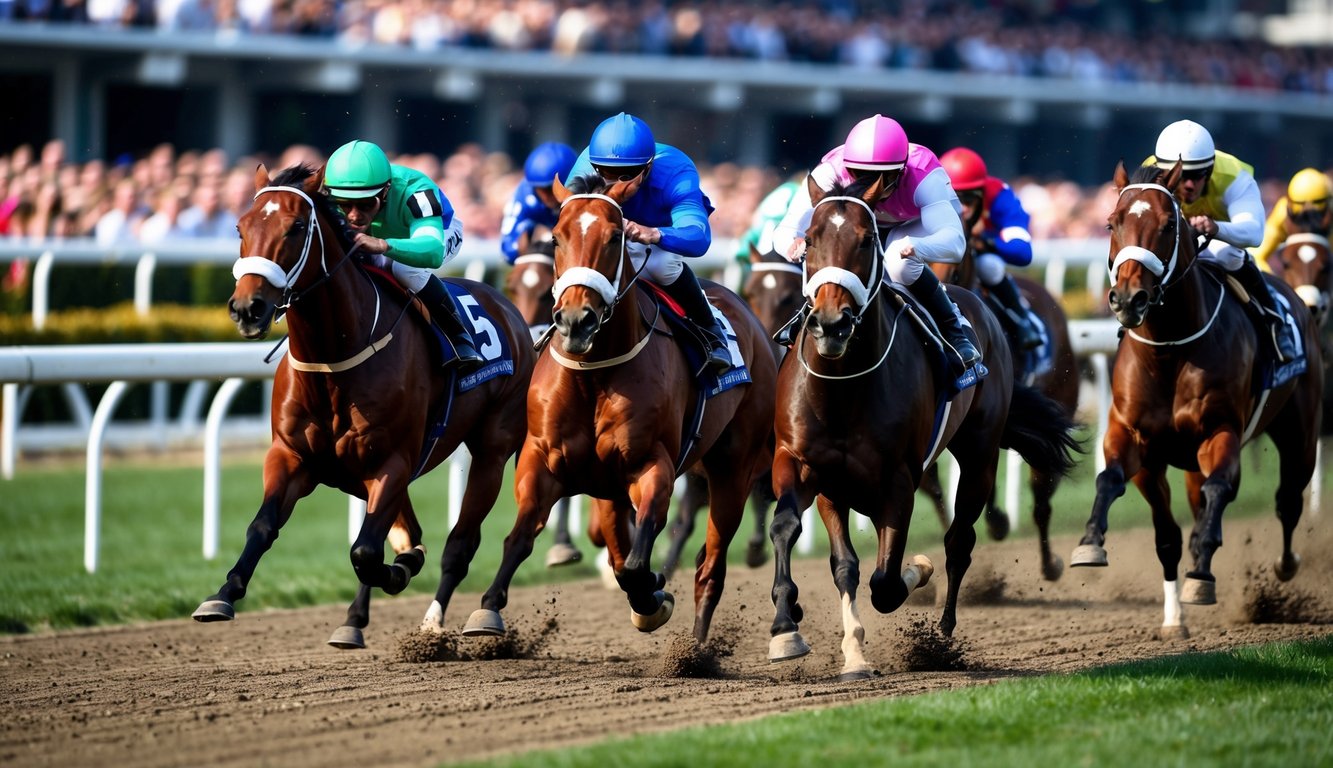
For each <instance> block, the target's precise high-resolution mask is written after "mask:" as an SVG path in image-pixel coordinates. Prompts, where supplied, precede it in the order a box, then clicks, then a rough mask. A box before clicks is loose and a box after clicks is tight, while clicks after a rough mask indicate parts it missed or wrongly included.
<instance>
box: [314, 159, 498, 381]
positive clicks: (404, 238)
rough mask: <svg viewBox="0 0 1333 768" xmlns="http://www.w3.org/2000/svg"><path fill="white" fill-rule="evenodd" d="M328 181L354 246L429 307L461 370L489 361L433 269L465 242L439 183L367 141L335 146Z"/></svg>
mask: <svg viewBox="0 0 1333 768" xmlns="http://www.w3.org/2000/svg"><path fill="white" fill-rule="evenodd" d="M324 187H325V189H326V190H327V191H328V194H329V197H330V198H332V200H333V202H334V204H335V205H337V206H338V208H340V209H341V210H342V212H343V215H344V216H345V217H346V219H347V229H348V231H349V233H351V234H352V235H353V237H354V245H355V249H356V250H358V251H360V252H362V253H366V254H375V255H378V256H380V257H381V259H382V260H387V261H388V262H389V263H388V264H387V265H385V266H387V267H389V268H390V269H391V271H392V272H393V276H394V278H396V279H397V280H398V282H399V284H400V285H402V286H403V287H404V288H406V289H407V290H408V291H410V292H412V293H413V294H415V295H416V296H417V297H418V298H420V299H421V300H422V301H423V302H424V303H425V304H426V306H427V307H428V308H429V309H430V313H431V317H433V318H435V322H436V323H438V324H439V326H440V328H441V329H443V330H444V331H445V333H447V334H448V336H449V340H450V342H452V343H453V345H454V351H455V352H456V353H457V354H458V361H459V367H460V370H463V369H470V368H473V367H476V366H477V365H478V364H480V363H482V362H484V360H483V359H482V357H481V355H479V354H477V349H476V347H475V346H473V343H472V334H471V331H470V330H469V328H468V324H467V323H466V322H465V321H464V320H463V318H462V317H460V316H459V315H458V308H457V306H456V305H455V303H454V300H453V298H452V297H450V296H449V291H448V290H447V289H446V288H445V287H444V282H443V281H442V280H440V278H438V277H436V276H435V273H434V272H433V271H432V270H435V269H439V268H440V266H442V265H443V264H445V263H446V262H448V261H449V260H450V259H452V258H453V257H455V256H457V255H458V246H459V244H460V243H462V242H463V225H462V222H460V221H459V220H458V218H457V217H455V216H454V208H453V206H452V205H450V204H449V200H448V199H446V198H445V196H444V193H443V192H441V191H440V188H439V187H438V186H436V185H435V183H434V182H433V181H431V180H430V178H429V177H427V176H426V175H425V174H424V173H421V172H420V171H415V170H412V169H411V168H406V167H404V166H401V165H391V164H390V163H389V158H388V157H387V156H385V154H384V150H382V149H380V148H379V147H378V146H376V145H375V144H372V143H370V142H368V141H360V140H356V141H350V142H348V143H346V144H344V145H342V146H341V147H338V149H336V150H334V152H333V154H332V155H331V156H330V157H329V161H328V163H327V164H325V166H324Z"/></svg>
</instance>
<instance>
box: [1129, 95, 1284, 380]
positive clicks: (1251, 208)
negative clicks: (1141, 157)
mask: <svg viewBox="0 0 1333 768" xmlns="http://www.w3.org/2000/svg"><path fill="white" fill-rule="evenodd" d="M1176 163H1181V164H1182V167H1183V170H1184V174H1183V175H1182V176H1181V179H1180V193H1181V203H1182V204H1181V210H1182V211H1183V212H1184V214H1185V216H1186V217H1188V219H1189V223H1190V226H1191V227H1193V228H1194V231H1195V232H1198V233H1199V234H1202V235H1206V236H1208V237H1210V238H1212V239H1211V240H1210V241H1209V243H1208V245H1207V246H1206V247H1205V248H1204V249H1203V250H1202V251H1200V252H1199V259H1201V260H1203V261H1211V262H1213V263H1215V264H1217V265H1218V266H1220V267H1222V269H1223V270H1225V271H1226V272H1227V274H1229V275H1231V276H1232V277H1234V278H1236V280H1237V282H1239V283H1240V284H1241V286H1242V287H1244V288H1245V291H1246V293H1248V294H1250V296H1251V297H1253V299H1254V301H1255V302H1256V303H1257V304H1258V306H1259V308H1260V311H1261V316H1262V317H1263V319H1264V321H1265V322H1266V323H1267V325H1268V328H1269V334H1270V335H1271V336H1272V338H1273V347H1274V349H1275V350H1276V351H1277V356H1278V359H1279V360H1280V361H1282V362H1284V363H1285V362H1290V361H1291V360H1293V359H1295V358H1296V355H1297V352H1296V342H1295V340H1294V339H1293V338H1292V337H1291V334H1290V333H1287V332H1284V329H1285V328H1286V323H1284V322H1283V320H1282V315H1281V314H1280V313H1279V312H1278V310H1277V303H1276V299H1274V298H1273V294H1272V293H1270V291H1269V288H1268V283H1267V282H1266V281H1265V280H1264V274H1263V272H1261V271H1260V270H1259V267H1258V265H1256V264H1255V261H1254V259H1253V258H1252V257H1251V256H1250V254H1249V252H1248V251H1246V250H1245V249H1246V248H1252V247H1254V246H1257V245H1259V243H1260V239H1261V237H1262V234H1263V223H1262V222H1263V221H1264V203H1263V199H1262V198H1261V197H1260V195H1259V185H1258V183H1256V182H1255V180H1254V169H1253V167H1251V166H1250V165H1249V164H1247V163H1243V162H1241V161H1240V160H1239V159H1237V158H1236V157H1234V156H1232V155H1229V154H1227V153H1226V152H1219V151H1217V150H1216V148H1215V147H1214V146H1213V137H1212V136H1211V135H1210V134H1209V133H1208V129H1206V128H1204V127H1203V126H1202V125H1199V124H1198V123H1196V122H1194V121H1192V120H1179V121H1177V122H1174V123H1172V124H1170V125H1168V126H1167V127H1166V128H1163V129H1162V132H1161V134H1159V135H1158V137H1157V148H1156V151H1155V152H1154V153H1153V154H1152V156H1150V157H1149V158H1148V159H1147V160H1146V161H1144V165H1156V166H1157V167H1158V168H1163V169H1166V170H1170V169H1171V168H1173V167H1175V165H1176Z"/></svg>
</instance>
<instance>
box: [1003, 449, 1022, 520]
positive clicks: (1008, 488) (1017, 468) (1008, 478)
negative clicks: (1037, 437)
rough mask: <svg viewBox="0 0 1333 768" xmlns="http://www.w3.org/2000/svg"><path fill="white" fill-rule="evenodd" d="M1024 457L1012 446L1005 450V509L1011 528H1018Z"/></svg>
mask: <svg viewBox="0 0 1333 768" xmlns="http://www.w3.org/2000/svg"><path fill="white" fill-rule="evenodd" d="M1022 478H1023V457H1022V456H1019V455H1018V451H1015V450H1013V449H1012V448H1011V449H1009V450H1007V451H1005V452H1004V511H1005V512H1006V513H1007V514H1008V515H1009V528H1010V529H1011V530H1012V529H1016V528H1018V491H1019V486H1021V485H1022V484H1023V479H1022Z"/></svg>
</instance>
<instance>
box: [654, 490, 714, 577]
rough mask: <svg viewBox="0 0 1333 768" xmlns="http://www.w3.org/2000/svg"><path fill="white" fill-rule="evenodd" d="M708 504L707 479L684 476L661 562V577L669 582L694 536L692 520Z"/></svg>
mask: <svg viewBox="0 0 1333 768" xmlns="http://www.w3.org/2000/svg"><path fill="white" fill-rule="evenodd" d="M707 503H708V478H707V477H705V476H704V475H702V474H700V473H697V472H687V473H686V474H685V493H684V494H683V495H682V496H681V497H680V501H679V502H678V503H677V504H676V520H675V522H674V523H673V524H672V526H671V541H670V546H668V547H667V552H666V558H665V559H664V560H663V561H662V575H663V576H665V577H666V580H667V581H671V575H672V574H674V573H675V572H676V566H677V565H678V564H679V563H680V553H681V550H683V549H684V548H685V544H686V542H688V541H689V539H690V537H691V536H693V535H694V519H695V517H697V516H698V514H699V510H700V509H702V508H703V507H704V505H705V504H707Z"/></svg>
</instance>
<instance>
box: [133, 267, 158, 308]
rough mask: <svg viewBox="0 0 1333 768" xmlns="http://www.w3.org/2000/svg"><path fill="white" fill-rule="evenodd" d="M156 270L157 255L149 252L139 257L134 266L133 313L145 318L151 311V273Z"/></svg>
mask: <svg viewBox="0 0 1333 768" xmlns="http://www.w3.org/2000/svg"><path fill="white" fill-rule="evenodd" d="M155 269H157V254H155V253H152V252H151V251H150V252H148V253H145V254H144V255H142V256H140V257H139V261H138V263H136V264H135V265H134V311H135V312H136V313H137V314H138V315H139V316H140V317H147V316H148V313H149V312H150V311H151V310H152V309H153V271H154V270H155Z"/></svg>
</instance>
